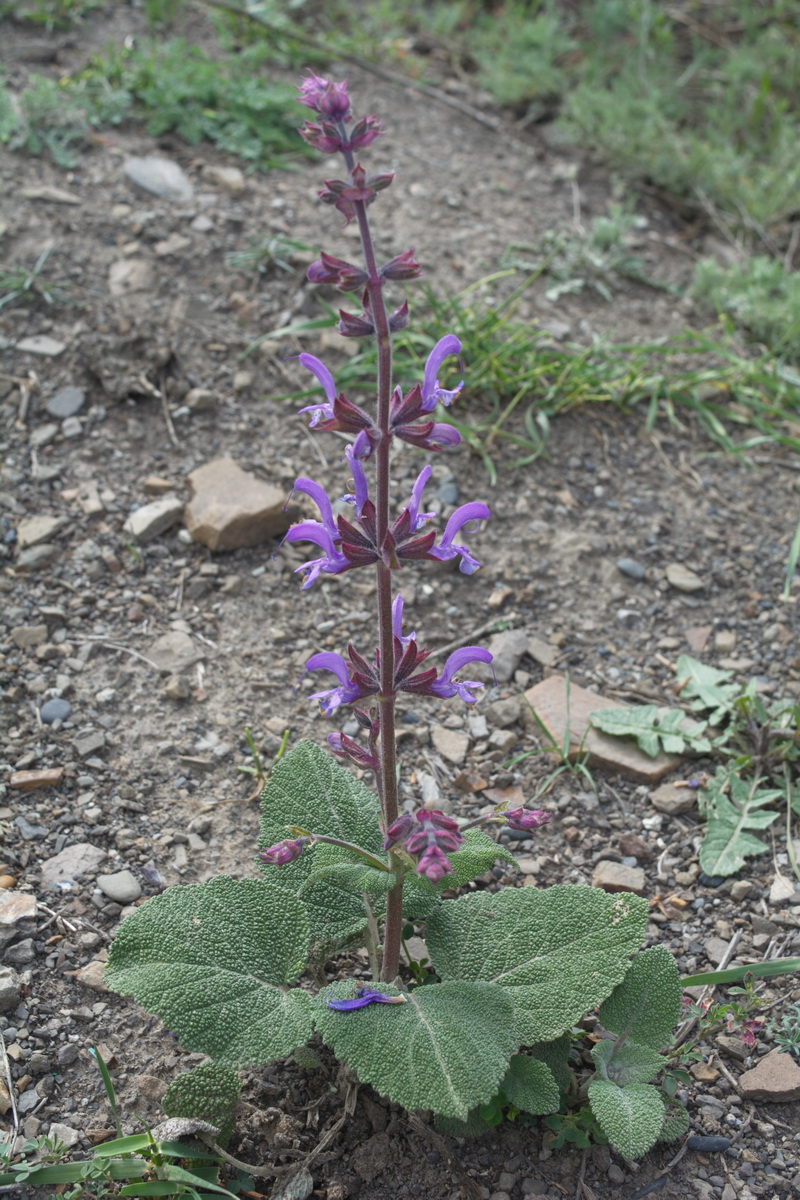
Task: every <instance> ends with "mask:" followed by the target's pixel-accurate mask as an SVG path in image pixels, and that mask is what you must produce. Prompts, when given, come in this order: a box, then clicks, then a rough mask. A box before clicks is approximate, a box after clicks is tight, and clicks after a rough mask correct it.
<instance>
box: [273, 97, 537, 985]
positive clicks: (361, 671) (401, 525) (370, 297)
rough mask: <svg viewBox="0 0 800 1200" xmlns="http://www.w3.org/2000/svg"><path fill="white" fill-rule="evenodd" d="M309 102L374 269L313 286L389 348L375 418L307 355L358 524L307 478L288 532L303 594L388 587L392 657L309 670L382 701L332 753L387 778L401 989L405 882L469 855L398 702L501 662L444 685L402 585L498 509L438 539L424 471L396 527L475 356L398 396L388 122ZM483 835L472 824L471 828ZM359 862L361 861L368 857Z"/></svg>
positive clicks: (313, 275) (387, 972)
mask: <svg viewBox="0 0 800 1200" xmlns="http://www.w3.org/2000/svg"><path fill="white" fill-rule="evenodd" d="M300 100H301V103H303V104H305V105H307V106H308V108H310V109H311V110H312V111H313V112H314V114H315V116H316V118H317V119H316V120H314V121H306V123H305V125H304V126H303V128H302V129H301V131H300V132H301V135H302V136H303V138H304V139H305V141H306V142H308V143H309V145H311V146H314V147H316V148H317V149H318V150H321V151H323V152H324V153H326V154H330V153H333V152H335V153H338V154H341V156H342V158H343V160H344V167H345V178H343V179H326V180H325V181H324V188H323V190H322V191H320V193H319V196H320V199H321V200H322V202H323V203H325V204H331V205H334V206H335V208H336V209H337V210H338V211H339V212H340V213H341V214H342V215H343V216H344V219H345V223H349V222H350V221H353V220H354V221H355V222H356V223H357V225H358V232H359V237H360V241H361V248H362V252H363V259H364V262H363V265H360V264H354V263H351V262H348V261H346V260H344V259H341V258H336V257H334V256H333V255H331V254H326V253H324V252H323V253H322V254H321V256H320V258H318V259H317V260H316V261H315V262H313V263H312V264H311V266H310V267H309V269H308V278H309V280H311V281H312V282H314V283H327V284H333V285H334V286H335V287H336V288H338V289H339V291H342V292H345V293H354V292H358V293H360V298H361V308H360V311H359V312H357V313H353V312H350V311H346V310H340V313H339V326H338V328H339V333H340V334H341V335H342V336H343V337H360V338H370V339H373V340H374V341H375V344H376V346H377V385H376V392H375V405H374V412H373V413H370V412H368V411H366V410H365V409H364V408H361V407H360V406H358V405H357V404H354V403H353V402H352V401H351V400H349V399H348V398H347V397H346V396H344V395H343V394H342V393H341V392H339V391H338V390H337V388H336V384H335V381H334V378H333V376H332V374H331V372H330V371H329V370H328V368H327V367H326V366H325V364H324V363H322V362H320V360H319V359H318V358H316V357H315V356H314V355H312V354H301V355H300V356H299V361H300V363H301V364H302V365H303V367H305V368H307V369H308V370H309V371H310V372H311V373H312V374H313V375H314V376H315V377H316V379H317V381H318V383H319V384H320V386H321V387H322V390H323V392H324V394H325V400H324V402H322V403H319V404H313V405H310V406H308V407H307V408H304V409H302V410H301V411H302V412H304V413H310V414H311V417H310V426H311V428H313V429H316V430H319V431H328V430H337V431H339V432H342V433H346V434H350V435H352V438H353V441H352V444H351V445H349V446H348V447H347V451H346V457H347V464H348V467H349V470H350V473H351V476H352V488H353V490H352V493H351V494H348V495H347V496H346V497H345V499H347V500H349V501H350V503H351V504H352V506H353V515H352V518H351V519H349V520H348V519H346V518H345V517H344V516H341V515H340V516H338V517H336V518H334V515H333V506H332V504H331V501H330V500H329V498H328V496H327V495H326V493H325V491H324V489H323V488H322V487H320V485H319V484H318V483H315V482H314V481H313V480H311V479H307V478H305V477H302V478H300V479H297V480H296V481H295V485H294V491H295V492H301V493H304V494H305V495H307V496H308V497H310V499H311V500H313V502H314V504H315V505H316V506H317V509H318V510H319V518H318V519H315V520H307V521H301V522H300V523H299V524H297V525H295V526H294V527H293V528H292V529H290V530H289V532H288V533H287V535H286V541H287V542H311V543H313V544H314V545H315V546H316V547H317V550H318V551H319V552H320V553H319V556H318V557H316V558H312V559H309V561H308V562H306V563H304V564H303V565H302V566H301V567H298V571H299V572H300V573H301V575H302V576H303V585H302V586H303V588H310V587H312V586H313V585H314V583H315V582H316V581H317V580H319V579H320V578H321V577H324V576H325V575H340V574H342V573H343V572H345V571H352V570H357V569H360V568H367V569H371V570H372V571H374V575H375V585H376V595H377V626H378V629H377V634H378V645H377V648H376V649H375V652H374V655H372V656H371V658H369V659H366V658H364V657H362V655H361V654H360V653H359V652H358V651H357V650H356V649H355V647H354V646H353V645H352V644H351V645H350V646H348V650H347V654H348V657H347V658H346V659H345V658H344V656H342V655H341V654H336V653H333V652H330V651H325V652H322V653H319V654H314V655H312V657H311V658H310V659H309V660H308V662H307V664H306V669H307V670H311V671H316V670H326V671H329V672H331V673H332V674H333V675H335V677H336V679H337V680H338V686H336V687H333V688H330V689H328V690H323V691H319V692H317V693H315V695H314V697H313V698H314V699H317V700H319V702H320V705H321V707H322V710H323V712H325V713H326V714H328V715H331V714H333V713H334V712H335V711H336V710H337V709H338V708H339V707H340V706H341V705H343V704H353V705H355V704H356V703H359V702H361V701H364V700H367V699H369V698H371V697H375V698H376V700H375V705H374V707H372V708H371V709H370V710H369V711H367V710H366V709H364V708H363V707H361V708H356V709H355V714H356V719H357V721H358V723H359V725H360V726H361V728H362V729H363V730H364V731H365V733H366V734H367V736H368V741H369V748H368V749H367V748H365V747H364V746H362V745H360V744H359V743H357V742H356V741H355V740H354V739H353V738H350V737H347V736H346V735H344V734H342V733H332V734H331V735H330V736H329V738H328V744H329V746H330V749H331V751H332V752H333V753H334V754H335V755H337V756H338V757H340V758H345V759H350V760H352V761H353V762H354V763H355V764H356V765H357V766H359V767H361V768H368V769H370V770H372V771H373V772H374V775H375V780H376V785H377V791H378V795H379V798H380V808H381V816H380V820H381V829H382V832H383V835H384V843H383V848H384V850H388V851H389V862H388V864H387V870H388V871H390V872H391V873H392V874H393V876H394V878H395V880H396V882H395V883H394V885H393V887H392V889H391V891H390V892H389V894H388V896H387V898H386V915H385V924H384V933H383V941H382V953H381V969H380V977H381V979H383V980H393V979H394V978H395V976H396V975H397V972H398V966H399V958H400V943H401V929H402V924H403V917H402V901H403V878H404V875H405V872H406V870H407V869H408V868H409V859H413V863H414V869H416V871H417V872H419V873H420V874H422V875H425V876H426V877H427V878H428V879H429V880H430V881H431V882H433V883H438V882H439V881H440V880H441V879H442V878H444V877H445V876H446V875H449V874H451V872H452V866H451V863H450V860H449V859H448V857H447V855H448V853H451V852H453V851H455V850H457V849H458V847H459V845H461V844H462V842H463V833H462V831H461V828H460V827H459V824H458V823H457V822H456V821H454V820H452V819H450V818H449V817H447V816H445V815H444V813H441V812H428V811H425V810H424V809H422V808H420V809H419V810H418V811H417V813H416V819H415V818H414V817H413V816H412V815H411V814H409V813H403V814H401V813H400V812H399V806H398V770H397V753H396V734H395V714H396V703H397V697H398V694H399V693H400V692H404V693H410V694H412V695H418V696H438V697H441V698H450V697H454V696H458V697H460V698H461V699H462V700H464V701H466V702H467V703H473V702H474V700H475V696H474V694H473V692H472V690H471V689H473V688H476V687H479V686H480V684H479V683H478V682H476V681H469V680H463V679H460V678H459V675H460V673H461V672H462V671H463V670H464V669H465V668H466V667H468V666H469V664H470V663H473V662H481V663H487V664H488V663H491V661H492V655H491V654H490V653H489V651H488V650H485V649H483V648H482V647H480V646H465V647H463V648H461V649H458V650H456V651H454V653H453V654H451V655H450V657H449V658H448V659H447V661H446V662H445V664H444V666H443V668H442V670H441V672H437V670H436V668H435V667H433V666H431V665H430V664H428V663H427V662H426V660H427V659H428V657H429V656H428V652H427V651H426V650H423V649H420V647H419V646H418V644H417V641H416V635H415V634H410V635H408V636H404V635H403V600H402V597H401V596H400V595H399V594H398V593H397V586H398V585H397V584H396V582H395V580H396V574H397V571H398V569H399V568H401V567H404V566H406V565H407V564H408V563H409V562H411V561H413V560H420V559H423V560H424V559H428V560H434V561H439V562H448V561H452V560H458V561H459V567H460V570H461V571H462V572H464V573H465V574H467V575H471V574H472V573H473V572H475V571H477V570H478V568H479V567H480V563H479V562H478V560H477V559H476V558H475V557H474V556H473V554H472V553H471V552H470V549H469V547H468V546H467V545H466V543H465V542H464V540H463V538H464V535H465V533H466V531H467V529H468V528H469V527H470V526H471V525H473V524H474V523H476V522H478V521H482V520H487V519H488V518H489V516H490V512H489V508H488V507H487V505H486V504H484V503H482V502H481V501H478V500H473V501H470V502H469V503H467V504H462V505H460V507H458V508H457V509H456V511H455V512H454V513H453V515H452V516H451V517H450V519H449V520H448V521H447V524H446V525H445V528H444V531H443V533H442V534H441V536H440V537H438V538H437V534H436V532H435V530H433V529H431V528H429V522H430V520H431V518H432V517H433V515H434V514H433V513H429V512H423V511H421V508H422V504H423V490H424V488H425V485H426V483H427V482H428V480H429V479H430V476H431V468H430V466H424V467H423V468H422V470H421V471H420V472H419V475H418V476H417V480H416V482H415V484H414V486H413V487H412V489H411V495H410V497H409V499H408V502H407V503H406V505H405V507H404V508H403V509H402V510H401V511H400V513H399V514H398V515H397V516H395V517H394V519H393V518H392V513H391V511H390V499H389V497H390V485H391V478H392V475H391V468H392V458H391V455H392V443H393V441H394V439H395V438H400V439H402V440H403V441H405V442H409V443H411V444H412V445H413V446H416V447H419V448H420V449H423V450H439V449H441V448H442V447H445V446H446V447H449V448H452V447H454V446H456V445H458V443H459V442H460V441H461V436H460V434H459V433H458V431H457V430H456V429H454V428H453V426H452V425H449V424H445V423H443V422H439V421H437V420H435V416H436V409H437V405H439V404H443V405H449V404H450V403H451V402H452V401H453V400H455V399H456V398H457V397H458V394H459V393H460V391H461V388H462V387H463V383H459V384H458V386H457V387H456V388H454V389H453V390H451V391H448V390H446V389H445V388H443V387H442V386H441V385H440V382H439V373H440V371H441V369H442V366H443V364H444V362H445V360H447V359H448V358H451V357H456V358H458V357H459V356H460V353H461V343H460V341H459V339H458V338H457V337H456V336H455V335H454V334H446V335H445V336H444V337H442V338H441V339H440V340H439V341H438V342H437V343H436V345H435V346H434V347H433V349H432V350H431V352H430V354H429V356H428V359H427V362H426V364H425V370H424V373H423V377H422V380H421V381H420V382H418V383H415V384H414V386H413V387H412V388H411V389H410V390H409V391H407V392H406V393H405V394H404V393H403V389H402V388H401V387H399V386H396V387H395V386H394V385H393V371H392V367H393V362H392V337H393V334H395V333H396V332H397V331H398V330H400V329H404V328H405V327H406V326H407V324H408V321H409V310H408V304H407V302H403V303H402V304H401V305H400V306H399V307H397V308H395V309H394V311H393V312H389V310H388V306H387V303H386V295H385V287H386V284H387V283H388V282H393V281H396V280H403V281H405V280H413V279H416V278H417V277H418V276H419V275H420V267H419V265H418V263H417V262H416V261H415V259H414V251H413V249H412V250H407V251H405V252H404V253H402V254H399V255H397V257H395V258H393V259H391V261H389V262H386V263H382V264H380V263H379V262H378V259H377V257H376V253H375V246H374V242H373V237H372V231H371V228H370V220H369V213H368V209H369V206H370V205H371V204H372V203H373V201H374V200H375V199H376V198H377V196H378V193H379V192H383V191H384V190H385V189H386V188H388V187H389V186H390V185H391V184H392V182H393V180H394V176H393V174H390V173H383V174H376V175H369V174H368V173H367V171H366V170H365V169H364V167H363V166H362V165H361V162H360V161H357V159H356V155H357V154H358V152H359V151H361V150H364V149H366V148H367V147H368V146H370V145H371V144H372V143H373V142H374V141H375V139H376V138H378V137H380V135H381V133H382V129H381V124H380V122H379V121H378V119H377V118H376V117H375V116H367V117H363V118H361V119H360V120H357V121H355V123H353V121H354V118H353V113H352V109H351V103H350V97H349V95H348V91H347V84H346V83H334V82H332V81H328V80H326V79H321V78H319V76H317V75H314V74H310V75H309V76H308V77H307V78H306V79H305V80H304V82H303V84H302V87H301V89H300ZM459 361H460V360H459ZM370 467H373V468H374V470H372V472H371V474H372V484H371V485H370V481H369V479H368V475H367V469H368V468H370ZM549 815H550V814H549V813H545V812H534V811H526V810H522V809H520V810H518V811H516V812H513V813H509V814H506V816H505V818H500V819H501V820H502V819H505V820H506V821H507V822H508V823H509V824H511V825H512V826H513V827H514V828H517V829H535V828H536V827H537V826H539V825H541V824H542V823H543V822H544V821H546V820H547V819H548V817H549ZM493 819H495V818H494V816H493V815H492V816H489V817H487V818H485V820H487V821H488V820H493ZM477 823H478V822H472V823H471V824H470V825H467V826H465V827H464V828H470V827H472V826H474V825H475V824H477ZM313 840H314V830H313V829H311V830H308V831H306V832H304V834H303V835H302V836H300V837H297V838H293V839H287V840H283V841H281V842H280V843H278V844H277V845H275V846H271V847H269V848H268V849H267V850H265V851H264V852H263V853H262V854H261V859H262V861H263V862H264V863H267V864H268V865H281V864H283V863H285V862H289V861H291V860H292V859H293V858H295V857H297V856H298V855H299V854H301V853H302V851H303V849H304V847H305V846H306V845H307V844H309V843H310V842H313ZM352 849H353V850H354V851H355V853H358V852H359V850H360V847H356V846H354V847H352ZM370 857H371V856H370ZM367 861H370V860H369V859H367ZM359 1003H360V1002H359Z"/></svg>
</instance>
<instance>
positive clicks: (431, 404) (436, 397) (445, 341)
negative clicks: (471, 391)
mask: <svg viewBox="0 0 800 1200" xmlns="http://www.w3.org/2000/svg"><path fill="white" fill-rule="evenodd" d="M450 354H456V355H460V354H461V342H460V341H459V340H458V338H457V337H456V335H455V334H454V333H448V334H445V336H444V337H443V338H440V339H439V341H438V342H437V343H436V345H435V346H434V347H433V349H432V350H431V352H430V354H429V355H428V359H427V362H426V363H425V374H424V375H423V378H422V403H423V412H433V410H434V408H436V405H437V403H440V404H444V405H448V404H450V403H451V401H453V400H454V399H455V397H456V396H457V395H458V393H459V392H460V391H461V389H462V388H463V386H464V383H463V380H462V382H461V383H460V384H459V385H458V387H457V388H454V389H453V391H451V392H448V391H446V390H445V389H444V388H441V387H439V380H438V379H437V375H438V374H439V370H440V368H441V365H442V363H443V362H444V360H445V359H446V358H447V357H448V356H449V355H450ZM459 367H460V368H461V370H462V371H463V367H461V359H460V358H459Z"/></svg>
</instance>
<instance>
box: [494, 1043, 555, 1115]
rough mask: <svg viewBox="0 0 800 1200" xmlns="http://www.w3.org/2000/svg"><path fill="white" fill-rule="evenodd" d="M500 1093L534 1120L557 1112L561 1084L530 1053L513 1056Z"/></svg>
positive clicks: (548, 1069)
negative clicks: (559, 1085) (545, 1114)
mask: <svg viewBox="0 0 800 1200" xmlns="http://www.w3.org/2000/svg"><path fill="white" fill-rule="evenodd" d="M500 1091H501V1092H505V1094H506V1096H508V1099H509V1100H510V1101H511V1103H512V1104H513V1105H514V1106H515V1108H519V1109H520V1110H521V1111H522V1112H526V1113H530V1114H531V1115H532V1116H534V1117H539V1116H542V1115H543V1114H544V1113H553V1112H558V1105H559V1100H560V1095H559V1090H558V1084H557V1083H556V1081H555V1079H554V1078H553V1073H552V1071H551V1070H550V1068H549V1067H548V1066H546V1065H545V1063H543V1062H541V1061H540V1060H539V1059H536V1058H532V1057H531V1056H530V1055H527V1054H514V1055H512V1057H511V1062H510V1063H509V1064H508V1070H507V1071H506V1073H505V1076H504V1077H503V1082H502V1083H501V1084H500Z"/></svg>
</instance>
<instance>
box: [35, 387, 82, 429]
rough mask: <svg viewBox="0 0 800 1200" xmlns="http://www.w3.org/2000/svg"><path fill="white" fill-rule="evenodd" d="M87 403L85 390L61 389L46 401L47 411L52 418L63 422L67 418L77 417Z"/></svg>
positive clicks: (75, 388)
mask: <svg viewBox="0 0 800 1200" xmlns="http://www.w3.org/2000/svg"><path fill="white" fill-rule="evenodd" d="M85 403H86V392H85V391H84V390H83V388H78V387H63V388H59V389H58V391H57V392H56V394H55V395H54V396H51V397H50V399H49V400H46V401H45V405H44V406H45V409H46V410H47V412H49V414H50V416H51V417H58V419H59V420H60V421H63V420H64V418H65V417H74V416H76V415H77V414H78V413H79V412H80V411H81V409H82V408H83V406H84V404H85Z"/></svg>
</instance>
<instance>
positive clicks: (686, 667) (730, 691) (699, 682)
mask: <svg viewBox="0 0 800 1200" xmlns="http://www.w3.org/2000/svg"><path fill="white" fill-rule="evenodd" d="M675 675H676V677H677V680H678V682H679V684H681V685H682V686H681V690H680V698H681V701H686V700H688V701H689V702H690V703H689V707H690V708H691V710H692V712H705V711H708V710H710V713H709V716H708V723H709V724H710V725H719V724H720V722H722V721H723V720H724V719H725V717H727V716H728V715H729V714H730V712H731V710H732V708H733V705H734V701H735V700H736V698H737V696H738V695H739V693H740V691H741V688H740V687H739V685H738V684H737V683H729V682H728V680H729V679H730V677H731V672H730V671H721V670H720V669H719V668H718V667H709V666H707V665H706V664H705V663H701V662H699V661H698V659H696V658H692V656H691V655H690V654H681V655H679V656H678V661H677V663H676V664H675Z"/></svg>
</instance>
